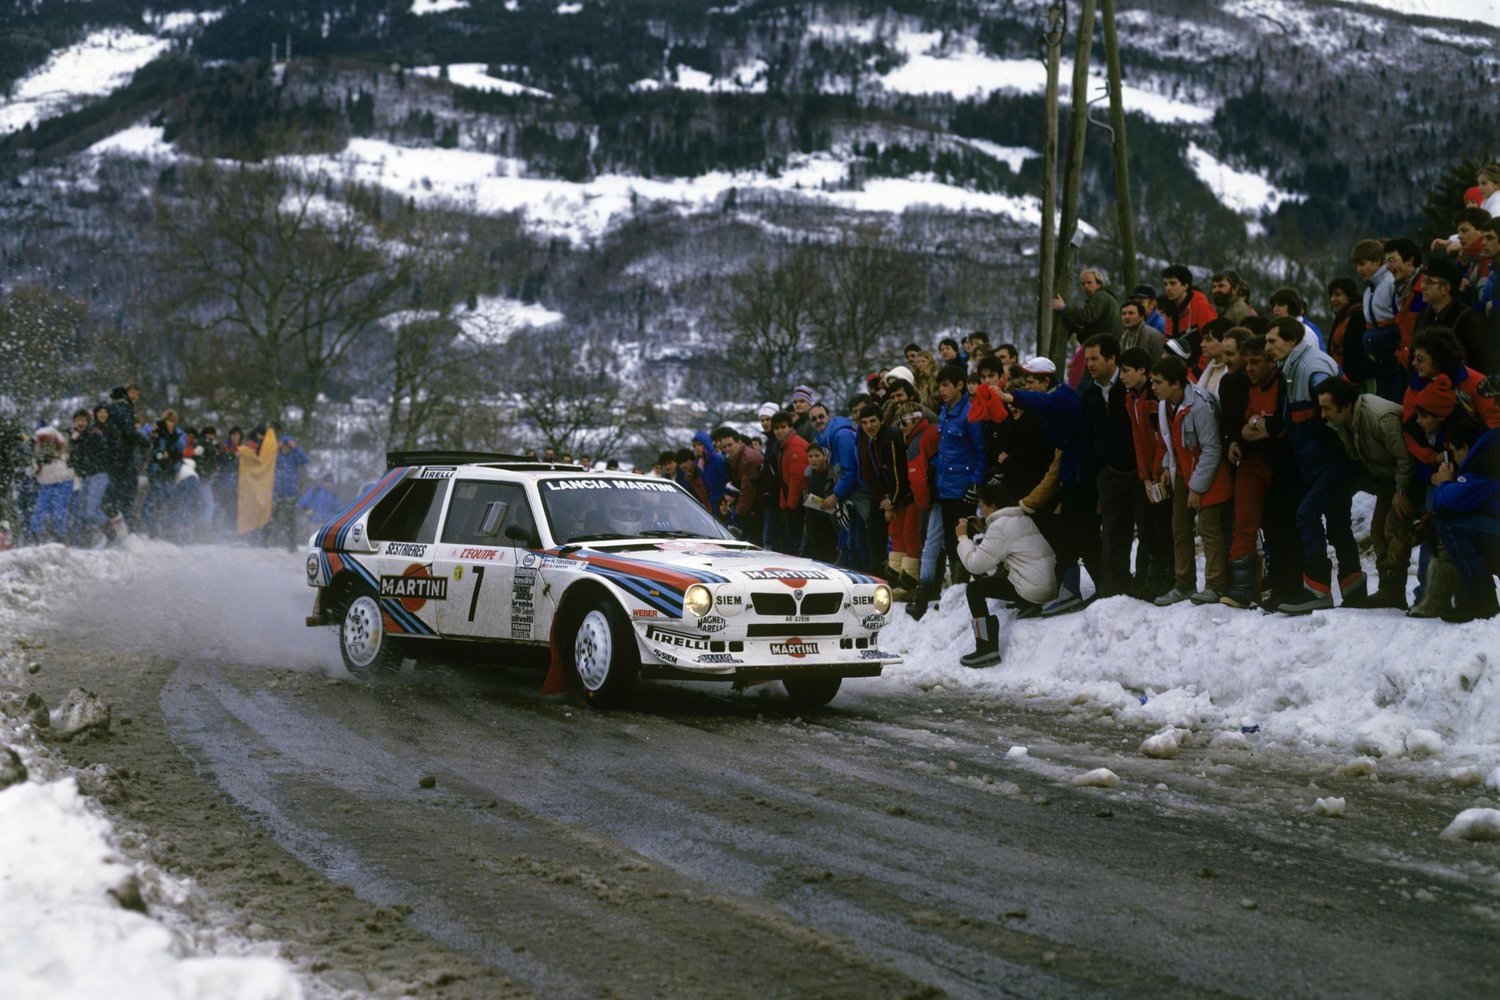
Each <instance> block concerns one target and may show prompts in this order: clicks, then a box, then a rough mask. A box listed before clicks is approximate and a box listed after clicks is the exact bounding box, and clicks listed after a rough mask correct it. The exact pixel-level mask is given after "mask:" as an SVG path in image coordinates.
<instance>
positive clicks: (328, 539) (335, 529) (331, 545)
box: [313, 469, 406, 549]
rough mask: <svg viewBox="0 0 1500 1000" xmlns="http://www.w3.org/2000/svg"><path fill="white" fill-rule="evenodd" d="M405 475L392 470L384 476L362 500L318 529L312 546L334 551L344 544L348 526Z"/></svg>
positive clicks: (398, 470)
mask: <svg viewBox="0 0 1500 1000" xmlns="http://www.w3.org/2000/svg"><path fill="white" fill-rule="evenodd" d="M405 475H406V470H405V469H392V470H391V471H390V472H387V473H386V474H385V477H384V478H383V479H381V480H380V482H378V483H376V484H375V488H374V489H372V490H371V491H370V492H369V493H367V494H365V497H364V499H362V500H359V501H357V502H356V503H354V504H352V505H351V506H349V507H347V508H345V509H344V510H343V512H341V513H340V514H339V515H338V516H337V517H335V518H334V519H333V520H332V521H329V522H328V523H327V524H325V525H323V527H321V528H319V529H318V534H317V537H315V538H314V539H313V545H314V546H316V547H317V548H320V549H336V548H340V547H342V546H343V544H344V533H345V532H346V531H348V530H349V525H351V524H353V523H354V522H355V521H357V520H358V519H359V518H360V516H361V515H362V514H364V512H365V511H367V510H369V509H370V507H371V506H373V505H374V504H375V503H376V502H377V501H379V500H380V498H381V497H383V496H385V495H386V494H387V493H389V492H390V491H391V488H392V487H394V486H395V485H396V484H397V483H399V482H400V481H401V480H402V478H404V477H405Z"/></svg>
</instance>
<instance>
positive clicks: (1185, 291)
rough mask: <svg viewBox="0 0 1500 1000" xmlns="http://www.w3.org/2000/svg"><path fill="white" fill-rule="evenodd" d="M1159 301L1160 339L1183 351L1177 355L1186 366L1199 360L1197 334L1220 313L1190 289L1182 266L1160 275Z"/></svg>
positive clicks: (1190, 278)
mask: <svg viewBox="0 0 1500 1000" xmlns="http://www.w3.org/2000/svg"><path fill="white" fill-rule="evenodd" d="M1161 287H1162V299H1161V301H1159V302H1158V303H1157V306H1158V307H1159V308H1160V309H1161V313H1162V317H1163V319H1165V320H1166V329H1165V330H1163V331H1162V336H1164V337H1165V338H1166V339H1167V342H1168V343H1170V342H1171V341H1173V340H1178V341H1179V342H1180V343H1182V344H1183V347H1184V348H1186V351H1184V352H1179V356H1180V357H1183V358H1184V359H1185V360H1186V361H1187V363H1188V365H1189V366H1191V365H1192V363H1193V362H1194V361H1196V360H1197V358H1198V347H1199V337H1200V335H1201V334H1200V332H1199V331H1201V330H1202V329H1203V328H1204V327H1205V326H1207V325H1208V323H1209V322H1210V321H1211V320H1215V319H1218V318H1219V312H1218V310H1216V309H1215V308H1214V306H1213V303H1212V302H1210V301H1208V296H1207V295H1204V294H1203V293H1202V292H1200V291H1199V290H1198V289H1196V288H1194V287H1193V272H1192V271H1189V270H1188V269H1187V267H1186V266H1184V265H1182V264H1173V265H1172V266H1171V267H1168V268H1165V269H1164V270H1163V271H1162V272H1161Z"/></svg>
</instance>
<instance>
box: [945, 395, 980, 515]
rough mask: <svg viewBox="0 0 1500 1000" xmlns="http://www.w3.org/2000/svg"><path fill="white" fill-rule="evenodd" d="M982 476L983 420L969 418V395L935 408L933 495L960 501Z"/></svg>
mask: <svg viewBox="0 0 1500 1000" xmlns="http://www.w3.org/2000/svg"><path fill="white" fill-rule="evenodd" d="M982 478H984V422H983V421H980V420H970V419H969V394H968V393H967V392H966V393H964V394H963V395H962V396H960V397H959V399H958V402H956V403H953V404H952V405H949V404H947V403H945V404H943V408H942V409H941V410H939V411H938V450H937V497H938V499H939V500H962V499H963V495H964V494H965V493H966V492H968V489H969V487H970V486H974V485H977V484H978V483H979V481H980V480H981V479H982Z"/></svg>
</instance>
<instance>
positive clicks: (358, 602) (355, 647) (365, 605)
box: [339, 593, 404, 680]
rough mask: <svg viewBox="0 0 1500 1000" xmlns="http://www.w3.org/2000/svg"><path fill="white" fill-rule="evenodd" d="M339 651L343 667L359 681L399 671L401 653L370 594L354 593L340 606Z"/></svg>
mask: <svg viewBox="0 0 1500 1000" xmlns="http://www.w3.org/2000/svg"><path fill="white" fill-rule="evenodd" d="M339 652H340V653H342V654H343V656H344V668H345V669H346V670H348V671H349V672H350V673H351V674H353V675H354V676H355V677H358V678H360V679H361V680H370V679H373V678H376V677H381V676H390V675H392V674H395V673H398V672H399V671H400V670H401V660H402V658H403V656H404V654H403V653H402V651H401V649H400V647H399V646H398V644H397V643H396V641H394V640H392V639H391V637H390V636H389V635H388V634H387V633H386V630H385V617H384V615H382V614H381V611H380V602H379V601H377V600H376V599H375V595H374V594H370V593H361V594H358V595H356V596H355V597H354V598H353V599H352V600H350V601H349V602H348V603H347V604H346V605H344V611H343V614H342V616H341V617H340V620H339Z"/></svg>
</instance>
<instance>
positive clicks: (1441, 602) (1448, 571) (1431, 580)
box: [1406, 556, 1460, 618]
mask: <svg viewBox="0 0 1500 1000" xmlns="http://www.w3.org/2000/svg"><path fill="white" fill-rule="evenodd" d="M1459 585H1460V580H1459V576H1458V567H1457V566H1454V565H1453V564H1452V563H1451V562H1449V561H1448V560H1447V559H1444V558H1443V557H1441V556H1435V557H1433V559H1432V561H1431V562H1429V563H1428V564H1427V587H1426V589H1425V590H1423V591H1422V599H1421V600H1420V601H1418V602H1417V603H1416V604H1413V605H1412V607H1411V610H1410V611H1408V612H1407V613H1406V617H1408V618H1441V617H1442V616H1443V615H1444V614H1446V613H1447V612H1448V611H1450V610H1451V609H1452V606H1453V598H1454V596H1455V595H1457V594H1458V588H1459Z"/></svg>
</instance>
